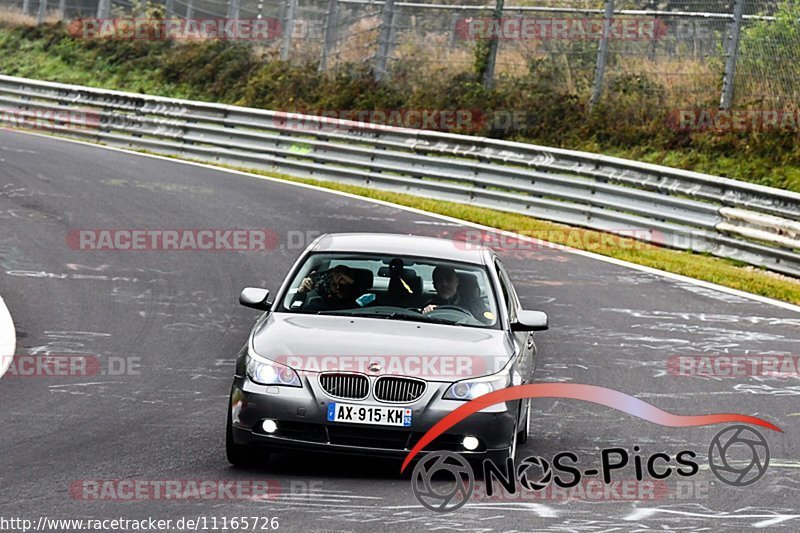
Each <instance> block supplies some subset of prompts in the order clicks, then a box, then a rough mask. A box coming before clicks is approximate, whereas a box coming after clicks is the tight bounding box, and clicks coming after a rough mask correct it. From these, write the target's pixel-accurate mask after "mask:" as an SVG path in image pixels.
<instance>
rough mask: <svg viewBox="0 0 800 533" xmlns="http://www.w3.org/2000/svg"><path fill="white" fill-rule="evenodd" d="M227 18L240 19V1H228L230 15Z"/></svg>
mask: <svg viewBox="0 0 800 533" xmlns="http://www.w3.org/2000/svg"><path fill="white" fill-rule="evenodd" d="M226 18H229V19H238V18H239V0H228V15H227V17H226Z"/></svg>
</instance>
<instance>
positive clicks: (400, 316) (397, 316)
mask: <svg viewBox="0 0 800 533" xmlns="http://www.w3.org/2000/svg"><path fill="white" fill-rule="evenodd" d="M317 314H318V315H334V316H354V317H359V318H385V319H387V320H406V321H408V322H428V323H431V324H446V325H448V326H463V325H464V324H459V323H457V322H451V321H449V320H444V319H441V318H433V317H428V316H426V315H408V314H405V313H397V312H393V313H365V312H357V313H352V312H349V311H319V312H318V313H317Z"/></svg>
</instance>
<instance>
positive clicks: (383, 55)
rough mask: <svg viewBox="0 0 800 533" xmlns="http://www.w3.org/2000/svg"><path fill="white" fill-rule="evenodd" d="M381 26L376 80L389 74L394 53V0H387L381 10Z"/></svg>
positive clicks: (381, 79)
mask: <svg viewBox="0 0 800 533" xmlns="http://www.w3.org/2000/svg"><path fill="white" fill-rule="evenodd" d="M381 15H382V17H381V27H380V33H379V34H378V52H377V54H376V55H375V81H383V80H385V79H386V78H387V76H388V71H387V66H388V63H389V55H390V54H391V53H392V25H393V24H394V0H386V1H385V2H384V3H383V9H382V10H381Z"/></svg>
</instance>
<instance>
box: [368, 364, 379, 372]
mask: <svg viewBox="0 0 800 533" xmlns="http://www.w3.org/2000/svg"><path fill="white" fill-rule="evenodd" d="M367 368H369V371H370V372H380V371H381V364H380V363H370V364H369V366H368V367H367Z"/></svg>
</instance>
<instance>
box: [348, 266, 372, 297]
mask: <svg viewBox="0 0 800 533" xmlns="http://www.w3.org/2000/svg"><path fill="white" fill-rule="evenodd" d="M351 270H352V271H353V277H354V278H355V282H356V288H357V289H358V292H359V293H362V292H365V291H368V290H370V289H371V288H372V271H371V270H369V269H366V268H352V269H351Z"/></svg>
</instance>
